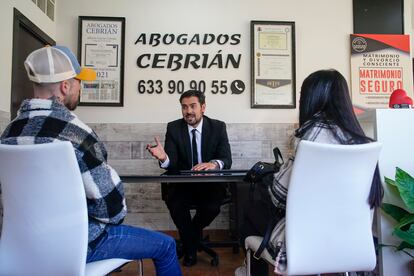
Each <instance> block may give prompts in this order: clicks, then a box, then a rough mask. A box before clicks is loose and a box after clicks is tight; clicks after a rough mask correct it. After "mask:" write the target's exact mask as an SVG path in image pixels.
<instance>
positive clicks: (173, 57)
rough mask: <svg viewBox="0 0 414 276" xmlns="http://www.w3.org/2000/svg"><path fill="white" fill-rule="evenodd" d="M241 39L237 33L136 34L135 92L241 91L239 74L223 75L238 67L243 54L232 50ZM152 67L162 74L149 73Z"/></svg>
mask: <svg viewBox="0 0 414 276" xmlns="http://www.w3.org/2000/svg"><path fill="white" fill-rule="evenodd" d="M240 41H241V34H238V33H201V34H199V33H195V34H189V33H139V34H138V36H137V38H136V40H135V45H137V47H138V48H137V49H139V53H138V55H137V58H136V61H135V62H136V65H137V68H138V69H139V71H140V72H139V74H138V75H139V76H140V79H139V81H138V84H137V90H138V93H139V94H165V93H166V94H181V93H183V92H185V91H186V90H189V89H196V90H199V91H201V92H203V93H211V94H213V95H214V94H215V95H224V94H236V95H237V94H241V93H243V92H244V91H245V88H246V86H245V83H244V82H243V81H242V80H241V79H240V78H239V77H238V78H226V74H223V72H228V71H230V70H233V71H234V70H238V69H239V68H240V64H241V61H242V54H241V53H240V52H235V47H237V46H240ZM236 49H237V48H236ZM153 70H155V71H157V72H159V71H162V72H163V74H148V72H149V71H151V72H154V71H153ZM206 72H208V74H206ZM146 75H147V76H148V75H149V76H150V78H145V76H146ZM160 75H161V76H160ZM165 75H168V77H167V78H162V76H165ZM154 76H155V78H154Z"/></svg>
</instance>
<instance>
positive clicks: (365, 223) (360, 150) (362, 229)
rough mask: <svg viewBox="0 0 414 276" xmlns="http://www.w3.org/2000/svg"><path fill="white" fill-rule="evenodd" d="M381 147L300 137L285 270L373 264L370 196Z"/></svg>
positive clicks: (288, 211)
mask: <svg viewBox="0 0 414 276" xmlns="http://www.w3.org/2000/svg"><path fill="white" fill-rule="evenodd" d="M380 150H381V144H379V143H377V142H374V143H368V144H361V145H332V144H321V143H316V142H309V141H301V142H300V144H299V146H298V150H297V154H296V158H295V162H294V165H293V169H292V175H291V179H290V183H289V192H288V196H287V206H286V252H287V262H288V263H287V274H288V275H304V274H306V275H307V274H320V273H329V272H332V273H334V272H346V271H370V270H373V269H374V267H375V263H376V256H375V248H374V243H373V237H372V231H371V226H372V219H371V209H370V207H369V204H368V196H369V192H370V187H371V182H372V178H373V175H374V170H375V166H376V164H377V161H378V157H379V152H380Z"/></svg>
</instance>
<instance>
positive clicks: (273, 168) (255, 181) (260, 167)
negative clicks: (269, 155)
mask: <svg viewBox="0 0 414 276" xmlns="http://www.w3.org/2000/svg"><path fill="white" fill-rule="evenodd" d="M273 155H274V156H275V162H274V163H268V162H263V161H259V162H257V163H256V164H254V165H253V167H251V169H250V170H249V171H248V172H247V173H246V176H245V177H244V181H245V182H249V183H250V191H249V199H250V200H253V198H254V193H255V189H256V186H259V192H260V195H261V198H262V199H264V200H265V201H268V200H269V202H270V198H268V197H269V195H268V192H267V188H268V187H269V186H270V185H272V183H273V177H274V174H275V173H277V172H278V171H279V170H280V167H281V166H282V165H283V163H284V160H283V157H282V153H281V152H280V150H279V148H278V147H275V148H274V149H273Z"/></svg>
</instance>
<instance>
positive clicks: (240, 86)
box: [230, 80, 246, 94]
mask: <svg viewBox="0 0 414 276" xmlns="http://www.w3.org/2000/svg"><path fill="white" fill-rule="evenodd" d="M245 88H246V85H245V84H244V82H243V81H241V80H235V81H233V82H232V83H231V85H230V89H231V93H232V94H241V93H243V91H244V89H245Z"/></svg>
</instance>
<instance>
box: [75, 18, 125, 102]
mask: <svg viewBox="0 0 414 276" xmlns="http://www.w3.org/2000/svg"><path fill="white" fill-rule="evenodd" d="M78 59H79V61H80V63H81V66H82V67H89V68H93V69H94V70H95V71H96V72H97V80H96V81H91V82H88V81H83V82H82V88H81V95H80V99H79V105H80V106H124V61H125V17H103V16H79V20H78Z"/></svg>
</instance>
